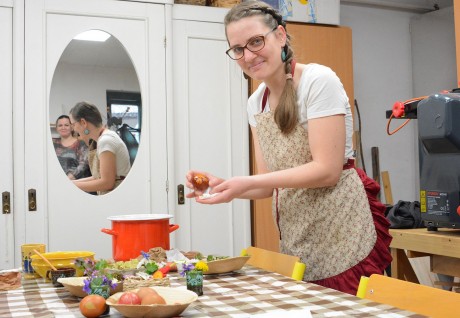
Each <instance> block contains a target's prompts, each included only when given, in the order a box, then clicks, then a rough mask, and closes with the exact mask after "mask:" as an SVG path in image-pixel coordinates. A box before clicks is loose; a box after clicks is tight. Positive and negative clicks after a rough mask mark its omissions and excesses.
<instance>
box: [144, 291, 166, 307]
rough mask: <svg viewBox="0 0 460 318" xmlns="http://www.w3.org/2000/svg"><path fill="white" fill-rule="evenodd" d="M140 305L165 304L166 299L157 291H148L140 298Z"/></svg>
mask: <svg viewBox="0 0 460 318" xmlns="http://www.w3.org/2000/svg"><path fill="white" fill-rule="evenodd" d="M141 305H166V301H165V300H164V298H163V297H161V296H160V295H158V294H157V293H155V294H153V293H149V294H146V295H145V296H144V298H142V302H141Z"/></svg>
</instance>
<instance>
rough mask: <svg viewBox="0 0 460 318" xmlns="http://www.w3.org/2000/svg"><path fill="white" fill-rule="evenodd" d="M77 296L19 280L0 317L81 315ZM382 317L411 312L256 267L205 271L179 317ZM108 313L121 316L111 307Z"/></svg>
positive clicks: (176, 281)
mask: <svg viewBox="0 0 460 318" xmlns="http://www.w3.org/2000/svg"><path fill="white" fill-rule="evenodd" d="M171 287H177V288H183V289H185V279H184V278H182V277H180V276H176V275H172V276H171ZM79 301H80V299H79V298H77V297H75V296H72V295H71V294H69V293H68V292H67V291H66V290H65V289H64V288H62V287H61V288H55V287H53V286H52V285H51V284H50V283H48V282H45V281H44V280H43V279H34V280H23V284H22V287H21V288H19V289H16V290H10V291H6V292H0V317H2V318H4V317H5V318H6V317H83V316H82V315H81V313H80V311H79V307H78V305H79ZM308 312H311V315H312V316H313V317H381V318H397V317H411V318H416V317H417V318H418V317H422V316H421V315H416V314H413V313H410V312H407V311H402V310H400V309H397V308H394V307H391V306H388V305H382V304H378V303H375V302H370V301H368V300H363V299H359V298H357V297H355V296H352V295H348V294H344V293H341V292H338V291H335V290H332V289H328V288H324V287H322V286H318V285H314V284H309V283H304V282H296V281H294V280H292V279H290V278H287V277H284V276H281V275H278V274H275V273H271V272H266V271H263V270H259V269H256V268H254V267H249V266H248V267H245V268H244V269H242V270H240V271H238V272H233V273H229V274H222V275H207V276H205V282H204V295H203V296H200V297H199V298H198V300H197V301H195V302H194V303H192V304H191V305H190V306H189V307H188V308H187V309H186V310H185V311H184V312H183V314H182V315H183V317H238V318H240V317H253V316H257V315H260V317H294V316H295V317H307V313H308ZM110 317H117V318H118V317H122V315H121V314H120V313H119V312H117V311H116V310H115V309H114V308H111V309H110Z"/></svg>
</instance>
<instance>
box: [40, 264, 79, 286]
mask: <svg viewBox="0 0 460 318" xmlns="http://www.w3.org/2000/svg"><path fill="white" fill-rule="evenodd" d="M75 272H76V271H75V268H73V267H63V268H57V269H56V270H53V269H50V270H49V271H46V278H48V279H49V280H51V282H52V283H53V285H54V286H55V287H63V285H62V284H61V283H60V282H58V278H61V277H74V276H75Z"/></svg>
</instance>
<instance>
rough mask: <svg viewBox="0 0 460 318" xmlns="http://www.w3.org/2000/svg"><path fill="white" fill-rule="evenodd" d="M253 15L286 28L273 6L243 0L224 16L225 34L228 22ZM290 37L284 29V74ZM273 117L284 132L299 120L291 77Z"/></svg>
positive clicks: (290, 52)
mask: <svg viewBox="0 0 460 318" xmlns="http://www.w3.org/2000/svg"><path fill="white" fill-rule="evenodd" d="M253 16H260V17H261V18H262V21H263V23H265V24H266V25H267V26H268V27H269V28H270V29H274V28H276V27H277V26H279V25H281V26H282V27H283V28H284V29H285V30H286V22H285V21H283V16H282V15H281V14H280V13H279V12H278V11H277V10H275V9H274V8H273V7H271V6H269V5H268V4H266V3H265V2H262V1H245V2H241V3H239V4H237V5H236V6H234V7H233V8H232V9H231V10H230V11H229V12H228V13H227V15H226V16H225V19H224V24H225V34H227V26H228V25H229V24H230V23H232V22H236V21H239V20H241V19H244V18H248V17H253ZM290 39H291V36H290V35H289V34H288V33H287V31H286V45H285V46H284V48H283V50H284V52H285V53H286V59H285V61H284V71H285V73H286V74H292V69H291V62H292V60H293V58H294V52H293V50H292V48H291V43H290ZM280 58H281V57H280ZM274 118H275V122H276V124H277V125H278V127H279V129H280V130H281V131H282V132H283V133H284V134H289V133H290V132H292V131H293V130H294V128H295V127H296V126H297V124H298V122H299V114H298V106H297V94H296V91H295V88H294V82H293V80H292V79H288V80H286V84H285V85H284V89H283V92H282V94H281V97H280V101H279V104H278V106H277V107H276V109H275V114H274Z"/></svg>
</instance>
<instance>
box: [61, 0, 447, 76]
mask: <svg viewBox="0 0 460 318" xmlns="http://www.w3.org/2000/svg"><path fill="white" fill-rule="evenodd" d="M318 1H323V0H318ZM340 3H341V4H345V5H355V6H367V7H375V8H386V9H392V10H403V11H411V12H417V13H424V12H429V11H433V10H435V9H434V7H435V5H437V6H439V8H440V9H442V8H446V7H451V6H452V5H453V0H340ZM60 62H62V63H68V64H76V65H85V66H93V67H115V68H132V67H133V66H132V62H131V59H130V57H129V56H128V54H127V52H126V50H125V49H124V47H123V46H122V44H121V43H120V42H119V41H118V40H117V39H116V38H115V37H113V36H111V37H110V38H109V39H108V40H107V41H105V42H91V41H81V40H72V41H71V42H70V43H69V45H68V46H67V48H66V50H65V51H64V54H63V55H62V57H61V60H60Z"/></svg>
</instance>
